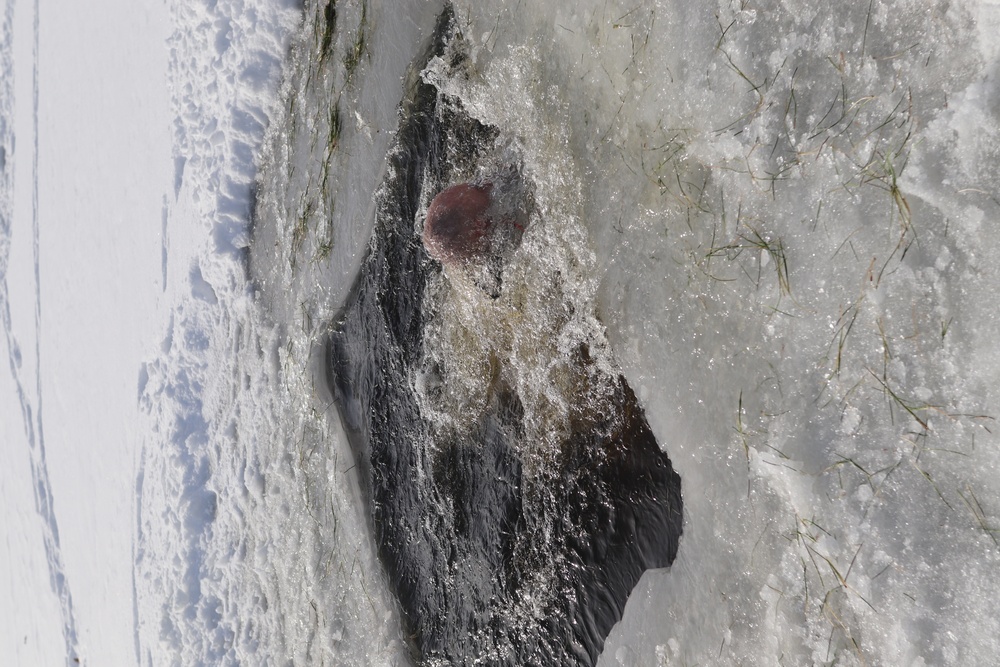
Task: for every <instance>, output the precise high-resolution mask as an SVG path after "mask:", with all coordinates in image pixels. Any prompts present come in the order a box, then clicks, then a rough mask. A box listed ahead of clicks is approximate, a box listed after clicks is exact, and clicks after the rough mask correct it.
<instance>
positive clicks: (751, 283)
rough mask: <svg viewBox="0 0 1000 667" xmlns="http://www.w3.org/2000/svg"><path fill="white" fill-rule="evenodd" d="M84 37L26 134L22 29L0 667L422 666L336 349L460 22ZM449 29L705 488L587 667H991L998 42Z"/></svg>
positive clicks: (867, 17) (982, 6) (9, 211)
mask: <svg viewBox="0 0 1000 667" xmlns="http://www.w3.org/2000/svg"><path fill="white" fill-rule="evenodd" d="M99 4H100V5H101V7H102V8H103V9H102V11H100V12H94V13H92V14H90V15H88V16H89V21H90V22H89V23H86V24H85V25H83V26H82V27H80V26H79V24H81V21H83V19H82V18H80V17H78V16H77V15H76V14H74V13H72V12H64V11H63V10H61V9H55V8H52V6H50V7H49V8H46V7H45V6H43V7H42V9H41V11H40V13H39V14H38V15H37V17H38V19H39V20H38V21H37V25H38V26H39V30H40V33H39V34H40V44H41V45H42V48H41V53H42V54H46V53H47V54H49V55H43V56H42V57H41V59H40V60H39V61H37V62H38V63H39V64H40V69H39V72H40V77H41V82H42V85H41V86H40V88H39V97H38V105H39V107H40V109H41V114H40V115H39V116H37V120H34V119H33V116H32V110H33V109H34V108H35V106H34V105H33V104H32V96H33V95H34V92H33V87H32V83H31V82H32V76H33V74H32V72H33V67H35V66H36V64H35V63H36V61H35V55H34V52H33V49H32V43H33V42H32V39H33V34H34V33H33V32H32V31H33V29H34V25H35V23H34V20H35V14H33V13H32V12H34V11H37V10H36V9H33V6H32V4H30V3H28V2H25V1H23V0H18V1H17V2H13V1H11V2H8V3H7V4H6V6H5V14H4V23H3V30H4V32H3V42H2V44H0V67H2V68H3V74H4V77H3V85H2V86H0V94H2V99H0V103H2V105H3V114H2V117H0V150H2V153H0V172H2V179H3V180H2V183H0V188H2V190H0V216H2V219H0V223H2V227H0V258H2V263H0V272H2V274H3V275H2V277H3V280H4V283H3V284H4V292H3V295H2V296H3V298H2V300H0V306H2V307H3V316H4V320H3V324H4V332H5V335H4V337H3V338H2V339H0V348H2V354H0V357H2V358H3V359H4V360H5V361H4V363H3V364H2V365H3V366H4V367H5V368H6V369H9V371H8V370H5V371H4V372H3V374H2V378H3V382H2V384H0V405H2V406H3V419H2V420H0V437H2V438H3V442H4V445H5V446H7V443H13V444H11V445H10V447H11V454H10V457H9V458H5V467H4V469H3V472H0V483H2V484H0V491H2V493H3V501H4V502H3V506H4V512H5V513H4V523H3V526H4V530H5V531H6V533H7V535H6V538H7V550H6V552H4V553H5V554H6V555H5V556H4V558H5V559H6V560H4V561H3V562H4V563H5V564H7V565H6V566H5V569H7V571H9V572H12V573H14V572H16V574H11V575H9V577H8V582H9V583H8V589H7V590H9V593H10V599H12V600H15V601H16V610H15V611H14V612H10V613H8V614H7V615H5V616H3V619H4V621H5V622H4V623H3V624H0V625H2V626H3V631H2V632H0V639H2V641H3V644H2V645H0V647H2V650H3V651H4V653H5V656H4V657H7V658H9V660H8V662H11V663H12V664H49V663H52V662H53V661H55V662H58V661H60V660H67V661H69V660H71V658H72V657H73V656H64V655H63V653H64V649H63V647H65V649H66V651H71V650H76V649H80V653H81V655H82V656H83V658H84V660H85V662H90V663H91V664H130V663H131V662H134V659H135V657H136V653H137V652H138V654H139V656H138V657H139V658H140V659H141V661H142V663H143V664H162V663H168V664H199V663H202V664H220V663H226V662H243V663H246V664H255V663H261V662H266V661H267V660H269V659H270V660H274V661H277V660H278V659H279V658H287V660H288V661H290V662H291V663H293V664H324V663H325V664H356V665H369V664H405V662H406V658H405V656H404V654H403V648H402V646H403V643H402V641H401V637H400V636H399V623H398V619H397V618H396V616H395V613H396V612H395V610H394V606H393V602H392V600H391V597H390V596H389V595H388V593H387V591H386V590H385V588H384V586H383V583H382V579H381V573H380V569H379V566H378V564H377V561H376V560H375V558H374V555H373V551H372V548H371V545H370V537H369V536H368V534H367V526H366V522H365V517H364V514H363V508H362V506H361V505H360V503H359V501H358V495H357V490H356V488H355V483H356V482H355V478H354V477H353V476H352V474H351V469H352V465H353V462H352V461H350V460H349V459H350V457H349V454H348V449H347V448H346V446H345V443H344V440H343V437H342V434H341V432H340V427H339V424H338V422H337V419H336V414H335V411H334V410H332V408H330V405H329V396H328V395H327V393H326V390H325V388H324V387H323V382H322V379H321V374H320V373H319V371H318V368H319V366H318V361H317V359H316V358H315V356H314V351H315V349H316V345H317V344H318V342H319V341H320V340H321V339H322V337H323V335H324V333H325V327H326V326H327V325H328V324H329V322H330V318H331V317H332V315H333V313H334V312H335V311H336V309H337V306H338V305H339V303H340V302H341V301H342V299H343V296H344V293H345V291H346V289H347V288H348V287H349V285H350V282H351V278H352V275H353V272H354V270H355V269H356V267H357V265H358V263H359V262H360V260H361V256H362V254H363V252H364V247H365V244H366V242H367V240H368V236H369V234H370V230H371V220H372V215H373V209H372V192H373V191H374V189H375V187H377V184H378V183H379V182H380V180H381V177H382V170H383V169H384V157H385V154H386V150H387V149H388V146H389V145H390V143H391V134H392V132H393V131H394V130H395V128H396V126H397V119H396V105H397V104H398V102H399V99H400V96H401V90H402V83H401V80H402V77H403V76H404V74H405V73H406V67H407V65H408V63H409V62H411V60H412V59H413V57H414V55H415V54H416V53H417V52H418V50H419V45H420V43H421V39H422V38H423V37H424V36H426V35H427V34H428V32H429V30H430V27H431V26H432V25H433V20H434V17H435V15H436V14H437V12H438V11H439V10H440V5H439V4H438V3H434V2H423V1H421V2H416V3H402V5H401V6H397V5H396V4H393V3H384V2H376V1H374V0H372V1H371V2H364V3H363V2H360V1H355V0H341V1H340V2H338V3H337V4H336V7H335V8H336V11H335V12H329V11H327V7H328V6H327V5H326V4H325V3H323V2H307V3H306V7H305V10H304V12H302V11H301V8H299V7H297V6H296V3H293V2H288V3H266V2H262V1H259V0H218V1H217V2H212V3H201V2H188V1H183V0H171V1H170V2H168V3H166V5H165V6H163V7H159V5H158V8H159V9H157V10H156V11H153V10H149V11H145V10H143V11H139V10H134V13H128V12H126V11H125V10H124V9H123V8H122V7H119V6H118V5H113V4H112V3H110V2H108V3H99ZM123 4H124V3H123ZM109 10H114V11H109ZM456 11H457V14H458V16H460V17H461V20H462V21H463V24H464V25H465V26H466V38H467V39H468V40H469V42H470V55H471V56H472V59H471V63H472V64H471V66H470V70H469V72H468V74H467V76H466V77H463V78H462V79H454V78H450V77H444V78H439V79H438V81H437V83H438V85H440V86H441V87H442V88H444V89H446V90H448V91H449V92H450V94H452V95H454V96H455V97H457V98H458V99H460V100H461V101H462V102H463V104H465V106H466V108H467V109H468V110H469V111H470V113H472V114H473V115H475V116H477V117H479V118H481V119H482V120H484V121H487V122H490V123H492V124H495V125H497V126H498V127H500V128H501V130H502V131H504V132H507V133H509V134H510V135H512V136H514V137H516V138H517V139H518V141H519V142H520V144H521V146H522V148H523V154H524V160H525V169H526V172H527V173H530V174H531V176H532V178H533V179H535V181H536V185H537V192H538V193H540V194H539V196H540V199H541V201H540V204H541V205H542V206H543V207H546V208H545V210H546V211H550V212H552V215H553V217H554V218H558V219H560V220H563V221H565V223H566V224H565V225H563V226H561V227H560V228H559V230H557V231H558V232H559V233H564V232H569V231H572V232H573V236H572V243H570V244H568V245H567V244H563V245H562V247H572V248H573V249H574V257H575V258H576V259H573V258H571V257H570V256H569V255H567V254H564V255H561V256H555V257H553V258H552V260H551V261H553V262H555V263H563V264H562V265H563V266H565V267H566V269H567V270H570V269H571V268H572V269H573V270H575V271H577V272H578V276H577V277H578V280H579V281H580V282H579V283H578V284H579V285H581V288H580V294H579V298H580V299H582V300H585V301H588V302H596V308H597V312H598V314H599V317H600V320H601V323H602V324H603V326H604V327H605V328H606V330H607V337H608V340H609V344H610V347H611V348H612V350H613V351H614V355H615V357H616V359H617V361H618V363H619V364H620V365H621V366H622V367H623V368H624V369H625V372H626V375H627V376H628V379H629V382H630V384H631V385H632V387H633V388H634V389H635V391H636V394H637V395H638V396H639V398H640V400H641V401H642V403H643V404H644V406H645V409H646V412H647V415H648V417H649V420H650V422H651V425H652V427H653V430H654V431H655V432H656V435H657V437H658V439H659V440H660V442H661V443H662V444H663V445H664V446H665V448H666V449H667V451H668V453H669V454H670V457H671V459H672V460H673V462H674V465H675V467H676V468H677V470H678V472H679V473H680V474H681V476H682V477H683V480H684V502H685V510H686V522H685V533H684V537H683V539H682V542H681V546H680V551H679V555H678V560H677V561H676V562H675V564H674V566H673V567H672V568H671V569H670V570H669V571H662V572H653V573H648V574H647V575H646V576H645V577H644V579H643V580H642V581H641V582H640V584H639V586H638V587H637V588H636V590H635V591H634V592H633V595H632V598H631V600H630V602H629V605H628V607H627V608H626V612H625V616H624V619H623V620H622V622H621V623H620V624H619V625H618V626H617V628H616V629H615V630H614V631H613V632H612V634H611V637H610V638H609V640H608V643H607V645H606V647H605V651H604V654H603V656H602V659H601V664H604V665H619V664H621V665H694V664H701V665H705V664H720V665H729V664H746V665H774V664H788V665H793V664H794V665H799V664H816V665H827V664H836V665H968V664H990V663H991V662H992V661H994V660H995V656H996V655H998V654H1000V645H998V643H1000V640H998V639H997V638H998V637H1000V620H998V619H1000V602H998V600H1000V578H998V577H997V575H996V572H997V569H998V565H1000V563H998V561H1000V547H998V539H1000V537H998V529H1000V518H998V516H1000V484H998V482H997V477H996V471H997V470H998V469H1000V460H998V459H1000V454H998V450H997V444H998V443H997V438H996V436H995V435H994V432H995V430H996V428H995V422H994V417H996V416H997V415H998V411H1000V404H998V398H1000V397H998V391H1000V390H998V386H1000V384H998V378H1000V356H998V352H997V346H996V341H997V340H998V336H1000V318H998V316H997V310H996V305H995V304H996V298H995V294H996V290H997V286H998V284H1000V276H998V270H997V268H996V267H997V263H996V262H995V261H993V258H994V257H995V256H996V254H997V250H998V248H997V241H996V235H995V234H994V227H995V225H996V224H997V220H998V216H1000V193H998V191H997V187H996V174H997V173H1000V117H998V110H1000V80H998V77H1000V60H998V58H1000V39H998V37H997V35H1000V5H997V4H996V2H995V1H993V0H988V1H987V0H980V1H973V0H958V1H955V2H932V3H930V4H928V3H926V2H919V3H918V2H911V1H909V0H893V1H892V2H886V3H854V4H853V5H845V4H836V5H830V4H829V3H823V2H818V1H817V0H773V1H768V2H764V3H757V4H753V3H738V2H728V1H714V0H713V1H710V2H707V3H685V2H650V3H642V4H638V5H634V4H631V3H617V2H614V1H609V2H604V1H603V0H601V1H597V0H582V1H581V2H575V3H555V2H553V3H548V4H547V5H542V6H539V5H537V4H530V3H513V2H501V1H499V0H488V1H486V2H468V1H466V0H462V1H460V2H457V3H456ZM59 12H62V13H59ZM81 13H86V12H82V10H81ZM333 16H335V17H336V26H333V25H332V21H331V19H332V17H333ZM84 18H86V17H84ZM328 27H329V28H330V29H329V30H328V29H327V28H328ZM77 28H79V29H77ZM102 30H103V31H104V32H101V31H102ZM100 34H104V35H106V38H105V39H104V40H103V44H102V45H98V42H97V41H96V40H95V39H92V40H90V41H87V40H85V35H100ZM125 34H128V35H132V36H133V39H132V40H129V41H119V40H118V39H117V37H116V35H125ZM140 36H144V37H143V38H140ZM150 36H151V37H150ZM70 38H73V39H78V41H72V39H70ZM164 38H165V39H164ZM65 40H70V41H66V43H65V47H63V46H62V44H63V42H64V41H65ZM57 44H59V45H60V48H63V49H64V50H59V49H57V48H56V46H55V45H57ZM113 44H125V45H127V49H125V50H122V51H115V50H114V49H113V48H112V46H111V45H113ZM289 44H291V45H292V51H291V55H290V56H289V55H288V45H289ZM46 47H47V48H46ZM47 49H51V50H47ZM94 53H99V54H102V58H101V59H100V67H96V66H94V65H87V67H90V68H91V69H90V70H87V71H84V70H85V66H84V64H83V63H87V62H92V61H89V60H87V58H85V57H84V55H85V54H90V55H93V54H94ZM56 54H60V55H56ZM62 54H75V56H74V57H72V58H71V57H69V56H68V55H62ZM136 54H145V55H144V58H141V59H137V58H136V57H135V55H136ZM323 54H325V55H323ZM46 58H48V60H46ZM123 63H132V67H131V68H130V67H124V66H122V65H123ZM94 71H96V72H100V76H99V77H95V76H92V74H93V72H94ZM436 74H440V71H438V70H435V69H434V68H432V69H431V70H430V71H428V72H427V73H426V74H425V76H427V77H434V76H435V75H436ZM47 77H50V78H47ZM163 77H165V78H166V81H165V82H164V80H163ZM46 82H49V83H48V84H47V83H46ZM94 100H104V102H102V104H103V105H104V106H101V105H100V104H97V103H96V102H94ZM334 109H336V114H334V112H333V110H334ZM57 111H58V113H57ZM11 119H13V120H11ZM109 119H110V120H109ZM161 120H162V121H163V124H162V125H160V124H159V123H160V121H161ZM35 122H37V123H38V126H39V129H37V130H36V129H34V127H33V123H35ZM168 124H169V132H170V134H167V131H166V130H164V128H163V126H165V125H168ZM95 127H102V128H130V129H128V130H127V131H125V130H123V131H122V132H119V133H116V132H113V131H112V130H111V129H106V131H102V132H103V133H102V134H92V133H91V129H92V128H95ZM60 128H61V129H60ZM150 128H152V129H150ZM155 128H160V129H159V130H156V129H155ZM80 137H86V138H87V139H86V141H81V140H80ZM150 137H152V138H150ZM35 140H37V141H38V142H39V143H38V147H37V149H33V148H32V146H33V143H34V141H35ZM145 141H149V142H150V143H148V144H146V143H143V142H145ZM136 147H141V150H140V151H137V149H136ZM34 151H38V152H34ZM33 156H34V157H33ZM39 156H40V157H39ZM92 156H98V157H99V158H100V159H95V158H92ZM139 156H142V157H143V158H145V159H140V157H139ZM88 158H89V159H88ZM36 161H37V162H36ZM36 164H37V167H36V166H35V165H36ZM36 168H37V170H38V175H37V176H33V172H34V171H35V170H36ZM258 174H259V176H258ZM36 178H37V179H38V180H37V181H36V180H35V179H36ZM255 178H259V179H260V180H259V181H258V182H257V183H256V185H255ZM109 183H113V184H117V185H116V187H108V186H107V184H109ZM60 186H65V187H60ZM32 188H36V189H37V188H40V190H39V192H40V193H41V194H40V195H39V199H38V215H39V216H40V217H37V218H35V217H33V216H34V215H35V214H34V213H33V212H32V211H33V205H32ZM265 191H267V192H271V193H284V194H282V195H281V196H277V195H276V194H272V195H270V196H269V197H261V198H260V199H259V200H258V201H257V203H258V208H257V210H258V212H259V215H260V217H259V219H258V220H257V221H256V226H255V227H253V228H251V225H250V212H251V207H252V205H253V203H254V202H255V197H256V194H255V193H261V192H265ZM102 202H103V203H102ZM120 203H125V204H127V207H126V208H120V207H119V206H118V204H120ZM76 219H79V220H81V222H80V225H79V226H76V227H74V226H72V225H71V224H70V223H68V222H66V221H67V220H76ZM33 220H35V221H38V224H39V225H41V226H40V227H38V228H37V231H35V232H33V231H32V230H33ZM60 224H61V225H62V226H59V225H60ZM47 225H48V226H47ZM87 230H93V233H85V231H87ZM33 234H35V237H37V238H38V239H39V241H38V245H34V242H33V240H32V239H33ZM549 241H550V240H549V239H545V238H535V239H534V240H532V239H531V238H530V232H529V234H528V235H526V236H525V243H526V244H531V243H534V244H542V245H544V244H545V243H548V242H549ZM554 245H557V246H558V245H560V244H554ZM265 250H266V251H265ZM36 267H38V269H37V270H36ZM50 271H51V273H50ZM93 322H100V323H104V324H106V325H109V326H105V327H98V326H93V325H92V324H90V323H93ZM64 331H69V332H73V335H64V334H63V333H62V332H64ZM73 341H75V342H73ZM140 358H145V359H146V361H145V363H143V364H142V365H141V366H139V359H140ZM137 375H138V415H137V414H136V405H135V397H136V376H137ZM87 378H100V379H102V380H103V382H96V383H95V382H90V383H87V382H86V381H85V380H86V379H87ZM43 399H44V410H43V409H42V408H43ZM32 434H34V435H32ZM32 437H34V438H35V440H34V442H36V443H39V442H41V439H42V438H43V437H44V442H45V444H46V445H47V448H46V453H47V456H46V457H45V458H44V459H43V458H41V454H40V450H39V449H38V448H37V447H35V448H32V446H31V442H32ZM108 443H110V444H108ZM105 444H107V446H102V445H105ZM43 460H44V462H45V466H44V468H45V470H47V473H45V474H43V473H42V472H41V471H42V469H43V466H42V464H41V462H42V461H43ZM39 481H42V482H44V483H43V484H42V485H41V486H39V484H38V482H39ZM39 489H42V491H39ZM44 489H48V490H49V491H50V492H51V496H52V499H53V504H52V507H53V508H54V509H53V510H52V512H53V513H52V517H53V519H52V520H51V521H50V520H49V518H47V517H48V516H49V515H48V514H46V510H45V504H44V502H42V499H44V498H45V497H46V493H45V491H44ZM36 494H39V495H36ZM56 527H58V531H59V537H60V544H61V546H62V549H61V550H55V549H53V548H52V545H53V544H54V543H53V542H52V536H53V535H54V534H55V528H56ZM133 542H134V554H133ZM56 553H59V554H61V560H59V559H56V558H54V556H53V555H54V554H56ZM133 562H134V576H135V590H134V597H133V591H132V575H133V571H132V569H131V567H130V566H131V565H132V563H133ZM60 563H61V564H60ZM54 572H55V573H56V574H55V576H54V575H53V573H54ZM60 573H61V575H63V576H64V578H62V577H60V576H59V575H60ZM60 586H66V587H68V589H67V590H72V601H73V602H72V607H70V606H69V605H68V603H67V602H65V601H66V600H68V599H69V598H68V597H63V596H62V594H61V593H60V590H62V589H61V588H60ZM67 596H68V594H67ZM133 604H134V607H133ZM105 615H107V616H106V618H109V619H111V622H106V621H105V620H104V619H105ZM73 628H75V633H76V638H75V639H73V637H74V630H73ZM53 651H54V653H53Z"/></svg>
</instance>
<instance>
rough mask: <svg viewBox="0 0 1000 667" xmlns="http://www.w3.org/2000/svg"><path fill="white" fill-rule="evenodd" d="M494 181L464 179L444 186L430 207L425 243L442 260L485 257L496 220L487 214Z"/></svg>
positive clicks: (462, 260)
mask: <svg viewBox="0 0 1000 667" xmlns="http://www.w3.org/2000/svg"><path fill="white" fill-rule="evenodd" d="M492 189H493V185H492V184H491V183H487V184H485V185H472V184H469V183H461V184H459V185H453V186H451V187H450V188H447V189H446V190H442V191H441V192H439V193H438V195H437V196H436V197H434V201H432V202H431V205H430V207H429V208H428V209H427V220H426V221H425V222H424V247H426V248H427V252H428V253H429V254H430V256H431V257H433V258H434V259H436V260H438V261H440V262H442V263H449V262H466V261H469V260H475V259H479V258H483V257H486V256H487V255H488V254H489V252H490V241H491V236H492V235H493V228H494V227H495V222H494V221H493V220H492V219H491V217H490V216H489V214H488V211H489V208H490V191H491V190H492Z"/></svg>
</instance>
